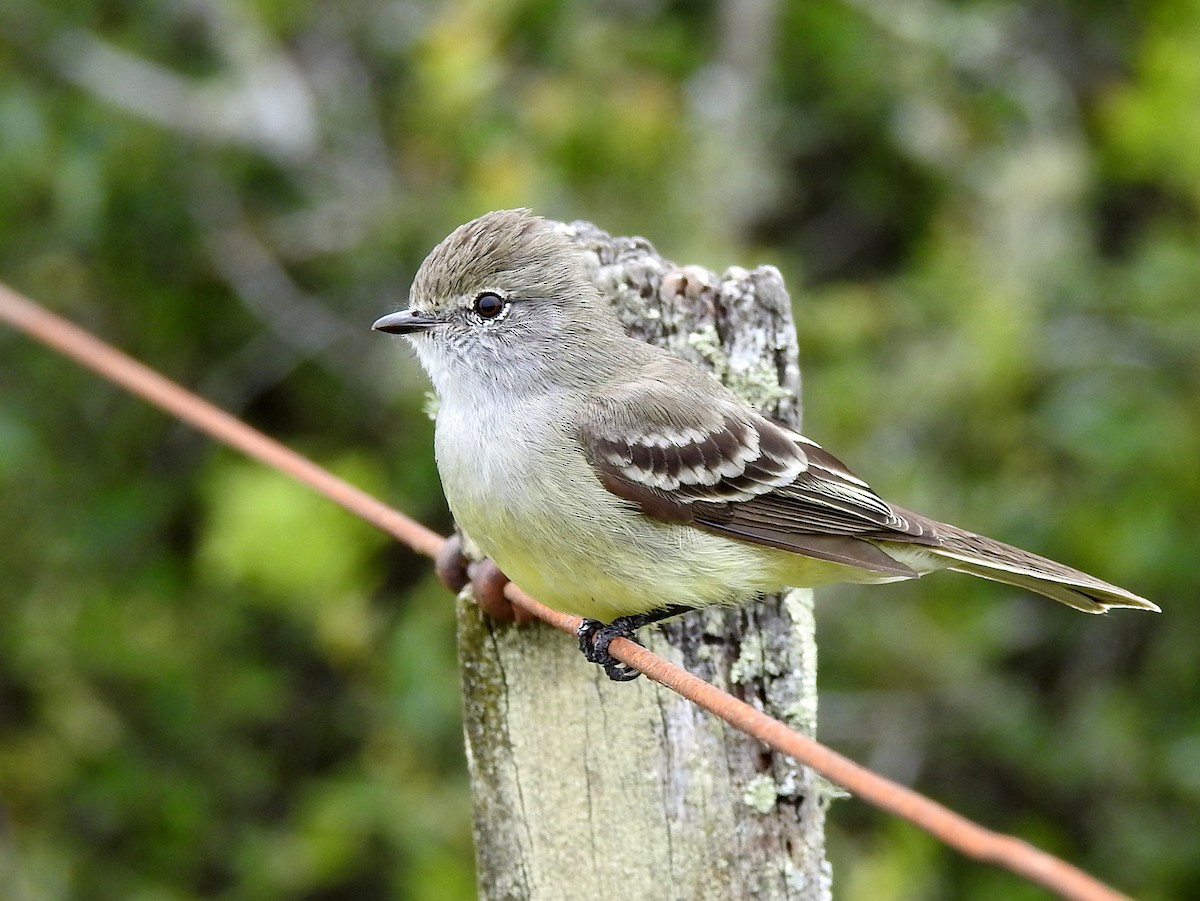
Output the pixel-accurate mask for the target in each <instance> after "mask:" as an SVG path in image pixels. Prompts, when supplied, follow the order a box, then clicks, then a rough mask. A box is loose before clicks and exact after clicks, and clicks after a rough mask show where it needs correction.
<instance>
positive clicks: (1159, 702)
mask: <svg viewBox="0 0 1200 901" xmlns="http://www.w3.org/2000/svg"><path fill="white" fill-rule="evenodd" d="M1197 146H1200V2H1197V0H1149V2H1147V3H1143V4H1137V5H1133V6H1130V5H1124V4H1117V5H1102V4H1092V3H1085V2H1082V0H1043V2H1036V0H1026V2H1013V0H1007V2H993V0H959V2H955V3H947V2H939V0H931V2H924V3H917V2H903V3H881V2H876V0H854V2H834V0H814V2H806V3H798V2H789V3H776V4H769V3H768V4H757V3H748V2H740V0H726V2H724V3H709V4H671V3H664V2H661V0H607V2H603V3H598V4H581V3H572V2H569V0H504V2H486V3H485V2H482V0H460V2H452V3H443V4H427V3H419V2H412V0H391V2H386V3H385V2H381V0H354V2H351V3H338V4H333V3H318V2H315V0H291V2H287V3H282V2H274V0H257V2H255V0H231V2H228V3H224V4H206V3H181V4H144V3H129V2H120V0H107V2H102V0H77V2H75V3H72V4H58V5H52V4H33V3H15V4H8V5H5V6H3V7H2V8H0V185H2V186H3V188H2V189H0V277H2V278H3V279H5V280H7V281H9V282H11V283H12V284H14V285H15V286H16V287H17V288H19V289H21V290H24V291H26V292H28V293H29V294H31V295H33V296H35V297H38V298H40V299H42V300H43V301H45V302H46V303H47V304H49V305H50V306H51V307H52V308H54V309H55V310H57V311H59V312H61V313H63V314H65V315H67V316H69V317H71V318H72V319H74V320H76V321H78V322H80V323H81V324H83V325H84V326H86V327H88V328H92V329H94V330H96V331H97V332H99V333H100V334H102V335H103V336H105V337H107V338H108V339H110V340H112V341H114V342H115V343H116V344H118V345H120V346H122V347H124V348H125V349H127V350H128V351H130V352H131V353H133V354H135V355H136V356H138V357H140V358H142V359H144V360H145V361H147V362H149V363H150V364H152V365H154V366H156V367H158V368H160V369H162V370H163V371H165V372H166V373H167V374H169V375H171V376H172V377H174V378H177V379H179V380H181V381H183V382H184V383H186V384H189V385H192V386H194V387H196V388H197V389H199V390H200V391H202V392H203V393H204V394H206V395H207V396H209V397H211V398H212V399H214V400H215V401H217V402H218V403H220V404H222V405H223V406H225V407H227V408H228V409H230V410H232V411H234V412H236V413H238V414H239V415H241V416H243V417H245V418H246V419H248V420H249V421H250V422H252V423H254V424H255V425H257V426H259V427H261V428H263V429H265V430H267V431H268V432H270V433H272V434H274V435H276V436H278V437H280V438H281V439H283V440H285V441H287V442H289V443H291V444H293V445H294V446H297V447H299V448H300V449H302V450H303V451H304V452H305V453H308V454H309V455H310V456H312V457H313V458H314V459H316V460H318V461H320V462H322V463H325V464H327V465H330V466H332V467H333V468H334V469H335V470H336V471H338V472H340V473H341V474H343V475H344V476H345V477H347V478H349V479H350V480H351V481H353V482H355V483H356V484H359V485H362V486H363V487H365V488H367V489H368V490H371V491H373V492H375V493H378V494H380V495H381V496H383V497H385V498H386V499H388V500H390V501H392V502H394V503H396V504H397V505H398V506H400V507H401V508H403V509H405V510H407V511H409V512H410V513H412V514H414V515H416V516H418V517H419V518H421V519H423V520H424V521H426V522H428V523H429V524H431V525H432V526H434V527H436V528H439V529H443V530H444V529H446V528H448V526H449V522H448V518H447V514H446V512H445V509H444V507H443V504H442V501H441V498H440V494H439V490H438V483H437V477H436V471H435V470H434V468H433V462H432V454H431V445H430V438H431V429H430V424H429V422H428V420H427V418H426V417H425V416H424V415H423V413H422V405H423V402H424V393H425V390H426V386H425V383H424V381H423V379H422V377H421V376H420V374H419V372H418V371H417V370H416V368H415V366H414V365H413V363H412V361H411V359H410V358H408V356H407V354H406V352H405V350H404V349H403V346H402V345H400V344H398V343H397V342H391V341H388V340H385V339H382V338H380V337H379V336H373V335H371V334H370V333H369V331H368V326H369V324H370V322H371V321H372V320H373V318H374V317H376V316H377V315H379V314H380V313H382V312H385V311H387V310H389V309H393V308H395V306H396V305H398V304H399V303H400V302H401V300H402V298H403V296H404V293H405V290H406V286H407V284H408V282H409V280H410V279H411V277H412V273H413V271H414V269H415V267H416V266H417V265H418V263H419V262H420V260H421V258H422V256H423V254H424V253H425V252H426V251H427V250H428V248H429V247H430V246H432V244H433V243H434V242H436V241H437V240H438V239H439V238H440V237H441V236H442V235H443V234H445V233H446V232H447V231H448V230H449V229H450V228H452V227H453V226H454V225H456V224H458V223H459V222H461V221H463V220H465V219H467V218H469V217H471V216H473V215H476V214H478V213H480V212H482V211H484V210H487V209H491V208H497V207H502V206H512V205H526V206H531V207H533V208H535V209H537V210H538V211H539V212H543V213H545V214H547V215H551V216H555V217H558V218H568V219H569V218H586V219H591V220H592V221H595V222H596V223H598V224H600V225H601V226H602V227H605V228H607V229H609V230H610V231H613V232H616V233H638V234H643V235H646V236H647V237H649V238H651V239H652V240H654V241H655V242H656V243H657V244H658V246H659V247H660V249H662V250H663V251H664V252H665V253H667V254H668V255H670V256H672V257H674V258H675V259H678V260H680V261H683V262H698V263H703V264H706V265H709V266H711V267H714V268H721V267H723V266H726V265H730V264H743V265H751V264H755V263H758V262H773V263H776V264H778V265H779V266H780V267H781V268H782V269H783V270H784V272H785V274H786V275H787V277H788V280H789V284H790V285H791V287H792V290H793V294H794V296H795V297H796V300H797V305H796V313H797V323H798V328H799V330H800V339H801V348H802V354H803V364H804V372H805V379H806V385H807V396H806V409H807V422H808V431H809V432H810V434H812V435H813V436H814V437H816V438H817V439H818V440H821V441H822V442H824V443H825V444H827V445H828V446H830V447H831V448H832V449H833V450H834V451H835V452H837V453H839V454H840V455H842V456H843V457H845V459H846V460H847V462H848V463H850V464H851V465H852V466H854V467H855V468H857V469H858V470H859V471H860V472H862V474H863V475H865V476H867V477H869V478H870V479H871V480H872V482H873V483H874V484H875V485H876V486H877V487H878V488H879V489H880V490H881V491H882V492H883V493H884V494H885V495H886V496H889V497H892V498H895V499H896V500H897V501H899V502H901V503H904V504H905V505H907V506H912V507H915V508H917V509H921V510H924V511H926V512H929V513H931V514H933V515H937V516H940V517H942V518H945V519H949V520H951V521H955V522H959V523H961V524H963V525H966V526H971V527H975V528H978V529H980V530H982V531H985V532H988V533H989V534H993V535H995V536H997V537H1001V538H1005V539H1008V540H1011V541H1013V542H1015V543H1018V544H1022V545H1024V546H1027V547H1030V548H1033V549H1037V550H1039V551H1041V552H1043V553H1046V554H1049V555H1051V556H1055V557H1058V558H1060V559H1063V560H1065V561H1068V562H1072V563H1074V564H1077V565H1079V566H1082V567H1084V568H1087V569H1091V570H1093V571H1095V572H1097V573H1098V574H1100V575H1102V576H1104V577H1105V578H1108V579H1111V580H1112V581H1115V582H1117V583H1119V584H1123V585H1127V586H1129V587H1130V588H1132V589H1134V590H1137V591H1139V592H1140V593H1142V594H1145V595H1146V596H1148V597H1151V598H1153V599H1154V600H1156V601H1158V602H1159V603H1160V604H1161V605H1162V606H1163V608H1164V610H1165V611H1166V612H1165V613H1164V615H1163V616H1162V617H1152V616H1139V615H1134V614H1121V613H1118V614H1114V615H1112V616H1109V617H1103V618H1088V617H1083V616H1079V615H1076V614H1073V613H1072V612H1070V611H1068V610H1065V609H1061V608H1058V607H1057V606H1055V605H1053V604H1049V603H1047V602H1045V601H1044V600H1042V599H1039V598H1032V597H1027V596H1025V595H1023V594H1022V593H1020V592H1017V591H1015V590H1011V589H1007V588H1004V587H1001V586H997V585H993V584H987V583H981V582H976V581H973V580H968V579H965V578H959V577H954V576H936V577H933V578H931V579H928V580H923V581H922V582H921V583H920V584H908V585H896V586H885V587H880V588H874V589H869V590H863V589H837V590H831V591H828V592H825V593H824V598H823V599H822V601H821V603H820V610H819V622H820V638H821V646H822V655H823V659H822V676H821V679H822V686H823V693H822V710H823V724H822V730H823V736H824V737H825V738H826V740H827V741H829V742H830V743H832V744H833V745H835V746H837V747H839V748H843V749H845V750H847V751H848V752H850V753H852V754H854V755H855V756H857V757H859V758H860V759H863V760H864V761H866V762H868V763H870V764H871V765H873V766H876V767H877V768H879V769H880V770H882V771H884V772H887V773H889V774H892V775H895V776H897V777H898V778H901V779H904V780H907V781H911V782H912V783H914V784H915V785H917V786H918V787H919V788H921V789H922V790H924V791H926V792H928V793H930V794H932V795H934V796H935V797H937V798H938V799H940V800H942V801H944V802H946V803H948V804H949V805H950V806H952V807H954V808H956V809H959V810H961V811H963V812H964V813H966V814H968V815H971V816H974V817H977V818H979V819H981V820H982V821H984V822H985V823H987V824H989V825H991V826H993V827H995V828H998V829H1003V830H1007V831H1012V832H1017V833H1019V834H1020V835H1022V836H1024V837H1026V838H1029V839H1031V840H1033V841H1036V842H1038V843H1039V844H1041V845H1042V846H1043V847H1046V848H1047V849H1049V850H1051V851H1054V852H1056V853H1059V854H1062V855H1064V856H1065V857H1067V858H1068V859H1070V860H1072V861H1073V862H1075V863H1078V864H1080V865H1082V866H1084V867H1085V868H1087V869H1090V870H1091V871H1093V872H1095V873H1096V874H1097V875H1099V876H1101V877H1102V878H1105V879H1108V880H1111V881H1113V882H1115V883H1117V884H1119V885H1120V886H1121V887H1122V888H1124V889H1126V890H1128V891H1131V892H1133V893H1135V894H1137V895H1138V896H1139V897H1142V898H1146V899H1170V898H1183V897H1197V896H1200V778H1198V777H1197V772H1198V771H1200V715H1198V712H1200V655H1198V654H1197V653H1196V640H1195V636H1196V635H1197V634H1200V633H1198V629H1200V609H1198V605H1197V601H1196V597H1197V594H1198V591H1197V589H1198V588H1200V578H1198V577H1197V574H1196V562H1197V560H1198V559H1200V546H1198V542H1197V516H1196V512H1195V511H1196V510H1197V509H1198V508H1200V466H1198V465H1197V461H1200V215H1198V213H1200V155H1198V154H1197V152H1196V148H1197ZM0 354H2V355H3V364H2V365H0V386H2V389H3V393H2V395H0V396H2V397H3V403H2V404H0V484H2V485H3V497H4V503H3V504H0V535H2V536H3V538H4V541H3V542H2V543H0V574H2V576H3V578H2V579H0V622H2V623H3V626H2V627H0V885H3V886H4V887H5V889H4V891H5V892H6V893H7V896H10V897H14V898H21V899H38V901H40V899H43V898H44V899H58V898H62V899H66V898H72V899H108V898H132V899H155V901H159V899H163V901H166V899H170V901H176V899H179V901H184V899H195V898H229V899H234V898H237V899H242V898H246V899H285V898H286V899H305V901H318V899H320V901H326V899H330V901H331V899H343V898H345V899H349V898H353V899H369V898H398V899H419V901H443V899H458V898H467V897H471V896H472V894H473V891H474V889H473V875H472V858H471V849H470V836H469V819H470V817H469V799H468V792H467V787H466V782H465V775H464V761H463V754H462V750H461V738H460V733H459V723H458V700H457V679H456V666H455V662H454V649H453V616H452V609H451V603H450V599H449V597H448V596H447V595H446V594H445V592H444V591H443V590H442V589H441V588H440V587H439V586H438V585H437V584H436V583H435V582H434V581H433V580H432V578H431V576H430V574H429V570H430V567H429V565H428V563H427V562H425V561H423V560H420V559H418V558H417V557H415V556H414V555H412V554H410V553H407V552H405V551H403V550H402V549H397V548H395V547H393V546H392V545H391V544H389V543H388V542H386V541H384V540H383V539H381V537H380V536H379V535H377V534H376V533H374V532H373V531H372V530H370V529H369V528H367V527H365V526H363V525H361V524H359V523H357V522H355V521H353V520H351V519H350V518H349V517H348V516H347V515H346V514H344V513H343V512H341V511H340V510H338V509H336V508H334V507H333V506H331V505H330V504H328V503H326V502H324V501H321V500H318V499H316V498H314V497H312V496H311V495H309V494H308V493H307V492H305V491H304V490H302V489H300V488H298V487H296V486H293V485H291V484H290V483H289V482H288V481H287V480H286V479H284V478H283V477H282V476H278V475H276V474H274V473H271V472H267V471H264V470H263V469H261V468H260V467H258V466H257V465H254V464H249V463H247V462H245V461H243V460H241V459H240V458H238V457H236V456H235V455H234V454H232V453H231V452H229V451H225V450H222V449H219V448H215V447H213V446H212V445H211V443H210V442H208V441H207V440H206V439H203V438H200V437H198V436H196V435H195V434H193V433H191V432H190V431H189V430H187V429H186V428H184V427H182V426H179V425H177V424H175V423H173V422H170V421H168V420H167V419H166V418H165V417H164V416H163V415H162V414H160V413H158V412H157V411H154V410H152V409H150V408H148V407H147V406H146V405H144V404H143V403H141V402H140V401H136V400H133V399H131V398H130V397H128V396H127V395H125V394H124V393H123V392H122V391H120V390H118V389H116V388H113V387H110V386H107V385H105V384H102V383H101V382H99V381H98V380H97V379H96V378H95V377H93V376H91V375H89V374H86V373H84V372H82V371H80V370H79V369H77V368H76V367H75V366H74V365H73V364H70V363H67V362H65V361H63V360H61V359H59V358H58V357H57V356H55V355H54V354H52V353H50V352H48V351H46V350H44V349H42V348H41V347H37V346H34V345H32V344H31V343H30V342H29V341H27V340H26V339H24V338H23V337H20V336H17V335H15V334H12V333H10V332H8V331H2V332H0ZM631 765H636V763H635V762H631ZM830 845H831V854H832V856H833V859H834V861H835V865H836V867H837V871H838V875H837V880H836V882H837V894H838V897H840V898H843V899H847V901H879V899H890V898H894V899H941V898H994V897H997V896H1003V897H1008V898H1023V897H1031V898H1032V897H1039V896H1040V895H1039V894H1038V893H1036V892H1033V891H1032V890H1029V889H1026V888H1025V887H1023V886H1019V885H1017V883H1016V881H1015V880H1014V879H1012V878H1010V877H1008V876H1006V875H1004V874H1001V873H998V872H995V871H992V870H990V869H987V868H983V867H979V866H976V865H974V864H969V863H966V862H965V861H963V860H961V859H959V858H958V857H956V856H955V855H953V854H951V853H950V852H948V851H946V850H945V849H943V848H941V847H940V846H938V845H937V844H936V842H934V841H933V840H932V839H929V838H928V837H926V836H924V835H923V834H920V833H917V832H916V831H915V830H913V829H911V827H908V826H906V825H904V824H898V823H893V822H889V821H888V820H886V819H885V818H884V817H882V816H881V815H879V814H876V813H874V812H873V811H870V810H867V809H865V808H863V807H862V806H861V805H859V804H857V803H856V802H853V801H849V802H840V803H839V804H838V805H837V806H836V807H835V809H834V813H833V818H832V825H831V832H830Z"/></svg>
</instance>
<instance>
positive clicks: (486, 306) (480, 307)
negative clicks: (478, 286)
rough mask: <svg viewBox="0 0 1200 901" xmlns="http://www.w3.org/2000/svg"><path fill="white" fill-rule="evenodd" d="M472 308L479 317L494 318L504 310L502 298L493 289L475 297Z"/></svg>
mask: <svg viewBox="0 0 1200 901" xmlns="http://www.w3.org/2000/svg"><path fill="white" fill-rule="evenodd" d="M474 309H475V312H476V313H477V314H478V315H479V317H480V318H481V319H495V318H496V317H497V316H499V315H500V314H501V313H503V312H504V298H503V297H501V296H500V295H499V294H497V293H495V292H494V291H484V292H483V293H482V294H480V295H479V296H478V297H476V298H475V306H474Z"/></svg>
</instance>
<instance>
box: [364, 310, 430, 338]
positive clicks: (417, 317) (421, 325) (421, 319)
mask: <svg viewBox="0 0 1200 901" xmlns="http://www.w3.org/2000/svg"><path fill="white" fill-rule="evenodd" d="M440 322H441V320H439V319H438V318H437V317H436V316H430V315H429V314H428V313H422V312H421V311H420V310H398V311H396V312H395V313H388V314H387V315H386V316H380V317H379V318H378V319H376V320H375V324H374V325H372V326H371V328H373V329H374V330H375V331H377V332H387V333H389V334H392V335H411V334H414V333H416V332H425V331H428V330H429V329H431V328H433V327H434V326H435V325H438V324H439V323H440Z"/></svg>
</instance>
